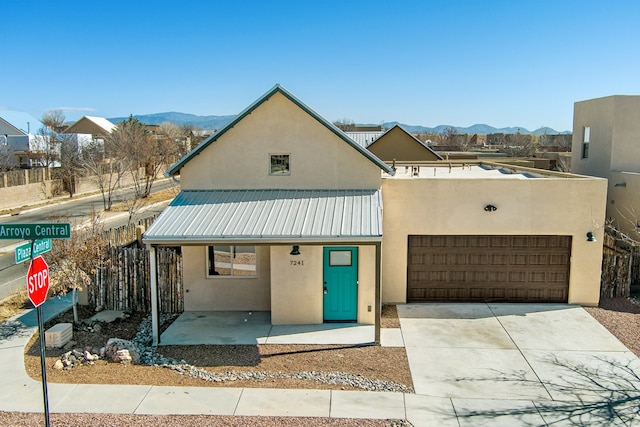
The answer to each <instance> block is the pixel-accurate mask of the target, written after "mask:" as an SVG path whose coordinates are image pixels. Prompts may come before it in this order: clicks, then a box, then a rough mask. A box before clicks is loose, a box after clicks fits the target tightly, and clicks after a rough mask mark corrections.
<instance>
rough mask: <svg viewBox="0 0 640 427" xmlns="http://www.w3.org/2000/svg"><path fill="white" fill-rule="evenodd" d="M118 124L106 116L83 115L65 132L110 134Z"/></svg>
mask: <svg viewBox="0 0 640 427" xmlns="http://www.w3.org/2000/svg"><path fill="white" fill-rule="evenodd" d="M115 128H116V125H114V124H113V123H111V122H110V121H109V120H107V119H105V118H104V117H96V116H83V117H81V118H80V119H78V120H77V121H76V122H75V123H74V124H72V125H71V126H69V127H68V128H67V129H65V131H64V132H63V133H87V134H92V135H108V134H110V133H111V131H112V130H113V129H115Z"/></svg>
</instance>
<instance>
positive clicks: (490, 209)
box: [484, 205, 498, 212]
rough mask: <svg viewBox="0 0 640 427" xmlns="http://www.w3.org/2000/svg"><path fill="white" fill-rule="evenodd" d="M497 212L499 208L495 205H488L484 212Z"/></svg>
mask: <svg viewBox="0 0 640 427" xmlns="http://www.w3.org/2000/svg"><path fill="white" fill-rule="evenodd" d="M497 210H498V208H496V207H495V206H493V205H487V206H485V207H484V211H485V212H495V211H497Z"/></svg>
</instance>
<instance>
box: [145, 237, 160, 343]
mask: <svg viewBox="0 0 640 427" xmlns="http://www.w3.org/2000/svg"><path fill="white" fill-rule="evenodd" d="M148 248H149V266H150V268H149V275H150V276H151V334H152V337H153V343H152V345H153V346H154V347H155V346H157V345H158V344H159V343H160V328H159V316H158V273H157V271H158V265H157V263H158V260H157V258H156V247H155V246H154V245H150V246H148Z"/></svg>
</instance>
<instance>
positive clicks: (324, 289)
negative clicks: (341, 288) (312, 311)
mask: <svg viewBox="0 0 640 427" xmlns="http://www.w3.org/2000/svg"><path fill="white" fill-rule="evenodd" d="M322 291H323V292H324V294H325V295H326V294H328V293H329V291H327V287H326V286H325V287H323V288H322Z"/></svg>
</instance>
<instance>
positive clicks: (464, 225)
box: [382, 178, 607, 305]
mask: <svg viewBox="0 0 640 427" xmlns="http://www.w3.org/2000/svg"><path fill="white" fill-rule="evenodd" d="M606 186H607V182H606V180H604V179H597V178H538V179H524V180H507V179H446V178H438V179H422V178H413V179H411V178H407V179H383V183H382V196H383V202H384V212H383V233H384V239H383V245H382V260H383V263H382V300H383V302H387V303H392V302H393V303H403V302H406V286H407V242H408V235H410V234H423V235H442V234H445V235H447V234H448V235H456V234H457V235H507V234H512V235H518V234H519V235H536V234H538V235H569V236H572V237H573V247H572V264H571V269H570V285H569V286H570V287H569V303H573V304H584V305H596V304H597V303H598V300H599V289H600V268H601V259H602V235H603V228H602V226H603V224H604V211H605V203H606ZM418 195H419V197H417V196H418ZM487 204H492V205H494V206H496V207H497V208H498V209H497V211H495V212H485V211H484V207H485V206H486V205H487ZM589 231H592V232H593V233H594V234H595V236H596V238H597V239H598V242H596V243H590V242H587V241H586V233H587V232H589Z"/></svg>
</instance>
